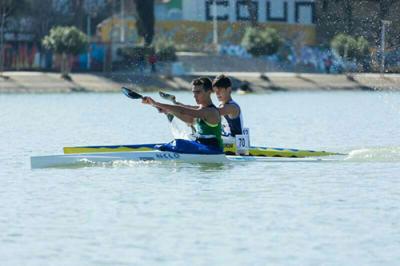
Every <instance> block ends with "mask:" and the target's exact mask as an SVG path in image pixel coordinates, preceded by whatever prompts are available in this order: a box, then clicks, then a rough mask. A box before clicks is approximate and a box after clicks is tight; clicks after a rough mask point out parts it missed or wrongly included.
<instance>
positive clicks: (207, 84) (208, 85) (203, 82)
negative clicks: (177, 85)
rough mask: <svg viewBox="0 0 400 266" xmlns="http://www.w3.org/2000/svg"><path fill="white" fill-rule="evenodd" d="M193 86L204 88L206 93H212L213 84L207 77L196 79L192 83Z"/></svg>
mask: <svg viewBox="0 0 400 266" xmlns="http://www.w3.org/2000/svg"><path fill="white" fill-rule="evenodd" d="M192 85H193V86H202V87H203V90H204V91H211V90H212V82H211V80H210V79H209V78H207V77H201V78H197V79H194V80H193V81H192Z"/></svg>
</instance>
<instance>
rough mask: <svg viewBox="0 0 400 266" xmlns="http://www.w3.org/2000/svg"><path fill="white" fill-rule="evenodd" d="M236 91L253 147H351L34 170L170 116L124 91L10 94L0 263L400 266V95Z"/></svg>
mask: <svg viewBox="0 0 400 266" xmlns="http://www.w3.org/2000/svg"><path fill="white" fill-rule="evenodd" d="M177 95H178V99H181V100H182V101H188V102H193V100H192V97H191V95H190V94H189V93H178V94H177ZM236 99H237V101H238V102H239V103H241V105H242V108H243V111H244V115H245V120H246V124H247V126H248V127H250V129H251V136H252V143H253V144H256V145H266V146H276V147H291V148H307V149H324V150H329V151H338V152H351V155H350V157H349V158H348V160H346V161H339V162H323V163H287V164H282V163H249V164H247V165H225V166H218V167H210V166H204V165H195V164H179V165H175V164H157V163H121V164H116V165H106V166H103V167H87V168H78V169H42V170H35V171H32V170H30V165H29V157H30V156H32V155H46V154H58V153H61V151H62V147H63V146H74V145H96V144H128V143H146V142H160V141H168V140H169V139H170V138H171V133H170V131H169V126H168V123H167V121H166V119H165V117H163V116H162V115H159V114H157V112H156V111H155V110H153V109H151V108H150V107H148V106H143V105H141V104H139V103H138V102H135V101H133V100H129V99H127V98H125V97H123V96H122V95H120V94H68V95H67V94H58V95H0V133H1V136H2V137H1V138H0V146H1V147H2V149H0V169H1V170H0V176H1V177H0V178H1V184H2V185H1V186H0V214H1V215H0V258H1V265H145V264H146V265H159V264H165V265H398V263H399V261H400V252H399V250H400V210H399V202H400V189H399V188H400V178H399V177H400V143H399V142H400V134H399V129H400V119H399V117H400V94H398V93H391V92H388V93H380V92H373V93H371V92H318V93H311V92H304V93H273V94H263V95H244V96H237V97H236Z"/></svg>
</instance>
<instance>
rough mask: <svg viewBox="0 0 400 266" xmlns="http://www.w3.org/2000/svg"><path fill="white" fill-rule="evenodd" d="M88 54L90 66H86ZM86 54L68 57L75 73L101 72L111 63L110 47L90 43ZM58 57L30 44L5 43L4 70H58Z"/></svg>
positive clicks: (103, 44)
mask: <svg viewBox="0 0 400 266" xmlns="http://www.w3.org/2000/svg"><path fill="white" fill-rule="evenodd" d="M88 53H89V54H90V64H88V61H89V56H88ZM88 53H85V54H81V55H78V56H71V57H70V65H71V66H72V70H75V71H86V70H90V71H102V70H104V69H106V66H107V64H109V63H110V62H111V55H110V45H109V44H106V43H91V44H90V46H89V51H88ZM60 62H61V58H60V56H57V55H55V54H53V53H52V52H50V51H47V50H44V49H41V48H39V47H38V46H37V45H36V44H32V43H5V47H4V68H5V70H55V71H57V70H59V69H60Z"/></svg>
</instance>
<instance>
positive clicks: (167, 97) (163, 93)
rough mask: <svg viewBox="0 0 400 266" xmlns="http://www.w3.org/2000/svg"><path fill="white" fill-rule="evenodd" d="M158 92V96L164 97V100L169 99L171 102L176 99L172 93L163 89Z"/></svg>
mask: <svg viewBox="0 0 400 266" xmlns="http://www.w3.org/2000/svg"><path fill="white" fill-rule="evenodd" d="M158 94H160V96H161V97H162V98H164V99H166V100H169V101H171V102H174V101H175V99H176V97H175V95H172V94H169V93H166V92H163V91H159V92H158Z"/></svg>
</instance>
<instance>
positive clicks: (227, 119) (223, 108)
mask: <svg viewBox="0 0 400 266" xmlns="http://www.w3.org/2000/svg"><path fill="white" fill-rule="evenodd" d="M213 90H214V92H215V94H216V95H217V98H218V100H219V102H220V104H219V106H218V110H219V112H220V115H221V116H222V117H223V118H224V119H222V121H223V124H222V126H223V132H222V135H223V140H224V143H232V142H234V141H235V136H236V135H241V134H242V131H243V117H242V112H241V109H240V106H239V104H237V103H236V102H235V101H234V100H233V99H232V82H231V80H230V79H229V78H228V77H226V76H225V75H219V76H217V77H216V78H215V79H214V80H213Z"/></svg>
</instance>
